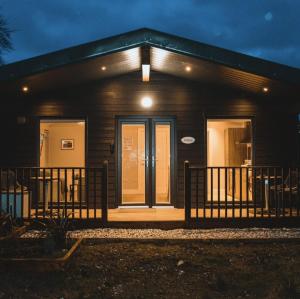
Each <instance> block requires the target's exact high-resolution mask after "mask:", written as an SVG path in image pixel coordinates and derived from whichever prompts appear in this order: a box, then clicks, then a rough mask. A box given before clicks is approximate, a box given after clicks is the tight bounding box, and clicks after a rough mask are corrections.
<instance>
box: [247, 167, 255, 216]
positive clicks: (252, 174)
mask: <svg viewBox="0 0 300 299" xmlns="http://www.w3.org/2000/svg"><path fill="white" fill-rule="evenodd" d="M249 169H251V172H252V173H251V182H252V184H251V188H252V194H251V197H252V200H253V176H254V173H253V170H254V169H253V167H252V168H250V167H247V168H246V189H247V192H246V217H247V218H249Z"/></svg>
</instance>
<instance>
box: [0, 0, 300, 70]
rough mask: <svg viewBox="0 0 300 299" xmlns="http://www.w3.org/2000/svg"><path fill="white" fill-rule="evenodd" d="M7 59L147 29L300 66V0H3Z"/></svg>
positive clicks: (15, 58)
mask: <svg viewBox="0 0 300 299" xmlns="http://www.w3.org/2000/svg"><path fill="white" fill-rule="evenodd" d="M0 6H1V10H0V13H1V14H2V15H3V16H4V17H5V18H6V19H7V22H8V24H9V26H10V28H11V29H12V30H15V32H14V33H13V35H12V42H13V46H14V48H15V50H14V51H12V52H10V53H7V54H5V55H4V60H5V62H6V63H10V62H14V61H17V60H22V59H26V58H30V57H33V56H37V55H40V54H44V53H48V52H52V51H55V50H59V49H62V48H66V47H70V46H74V45H78V44H82V43H87V42H89V41H93V40H97V39H102V38H104V37H107V36H111V35H115V34H119V33H123V32H127V31H130V30H134V29H138V28H141V27H148V28H152V29H156V30H160V31H164V32H167V33H172V34H176V35H180V36H183V37H187V38H191V39H194V40H197V41H200V42H203V43H207V44H211V45H216V46H219V47H222V48H227V49H231V50H234V51H238V52H242V53H245V54H249V55H252V56H256V57H261V58H264V59H268V60H272V61H276V62H279V63H283V64H287V65H291V66H295V67H298V68H300V0H202V1H200V0H198V1H196V0H195V1H192V0H189V1H188V0H157V1H156V0H152V1H137V0H127V1H125V0H124V1H121V0H110V1H101V0H0Z"/></svg>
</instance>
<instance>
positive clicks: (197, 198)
mask: <svg viewBox="0 0 300 299" xmlns="http://www.w3.org/2000/svg"><path fill="white" fill-rule="evenodd" d="M204 205H205V203H204ZM198 210H199V169H198V168H197V169H196V221H198V220H199V211H198Z"/></svg>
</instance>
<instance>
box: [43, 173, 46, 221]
mask: <svg viewBox="0 0 300 299" xmlns="http://www.w3.org/2000/svg"><path fill="white" fill-rule="evenodd" d="M45 211H46V174H45V168H43V218H45V216H46V215H45Z"/></svg>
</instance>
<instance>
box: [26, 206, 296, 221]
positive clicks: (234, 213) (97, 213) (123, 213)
mask: <svg viewBox="0 0 300 299" xmlns="http://www.w3.org/2000/svg"><path fill="white" fill-rule="evenodd" d="M52 212H53V214H54V213H55V212H56V209H53V211H52ZM67 213H68V214H69V215H70V218H73V217H74V219H101V210H100V209H95V210H94V209H89V210H87V209H82V210H81V213H80V210H79V209H74V213H73V214H72V209H68V211H67ZM46 216H49V212H48V213H46ZM184 216H185V211H184V209H177V208H118V209H109V210H108V221H109V222H147V221H149V222H150V221H151V222H164V221H184V220H185V219H184ZM275 216H276V215H275V214H274V213H273V212H272V211H270V213H269V212H268V211H263V213H262V212H261V209H257V210H256V213H255V211H254V209H251V208H249V209H248V213H247V209H246V208H243V209H241V210H240V209H239V208H235V209H229V208H228V209H227V211H226V210H225V209H219V210H218V209H205V211H204V209H203V208H201V209H198V217H199V219H205V218H207V219H210V218H213V219H218V218H221V219H224V218H232V219H236V218H247V217H249V218H255V217H256V218H268V217H275ZM285 216H290V213H289V211H287V210H286V211H285ZM292 216H297V213H296V210H293V212H292ZM35 217H36V210H31V218H35ZM43 217H44V214H43V211H42V210H39V211H38V218H43ZM191 217H192V218H195V217H196V209H192V210H191ZM25 218H27V217H26V215H25Z"/></svg>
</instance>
